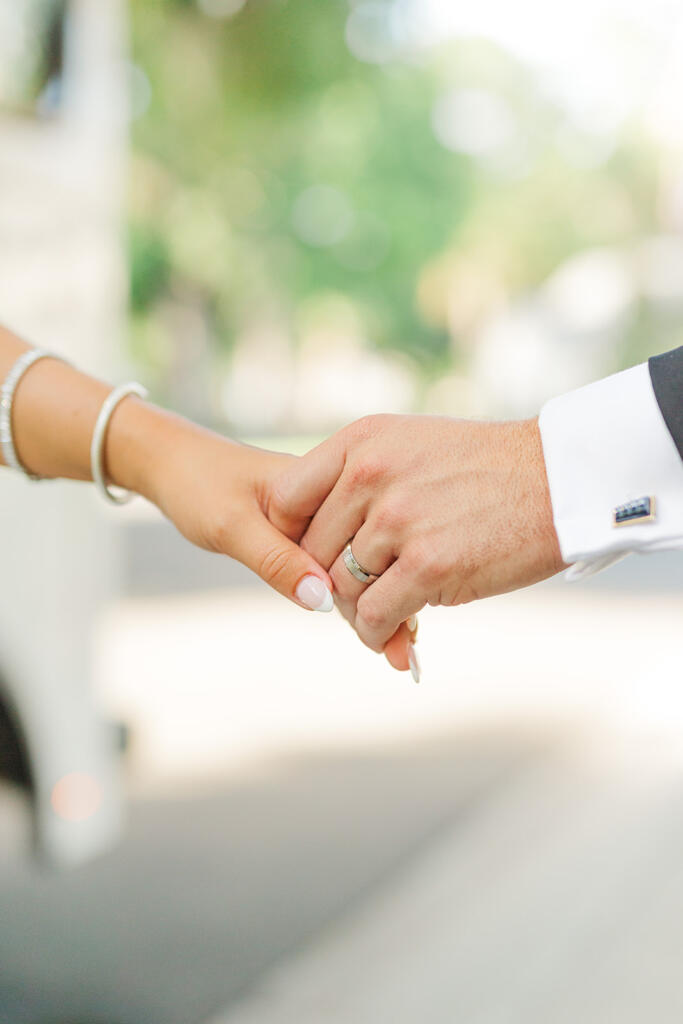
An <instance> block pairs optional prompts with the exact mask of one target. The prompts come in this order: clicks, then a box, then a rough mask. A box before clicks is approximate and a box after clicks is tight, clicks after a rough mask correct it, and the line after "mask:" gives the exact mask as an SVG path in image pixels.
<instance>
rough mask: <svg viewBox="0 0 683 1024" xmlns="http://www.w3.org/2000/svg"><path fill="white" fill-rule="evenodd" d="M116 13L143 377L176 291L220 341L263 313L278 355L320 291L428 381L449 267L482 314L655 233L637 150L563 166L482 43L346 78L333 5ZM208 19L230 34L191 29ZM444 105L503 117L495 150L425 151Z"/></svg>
mask: <svg viewBox="0 0 683 1024" xmlns="http://www.w3.org/2000/svg"><path fill="white" fill-rule="evenodd" d="M375 6H376V5H375ZM131 9H132V26H133V41H134V61H135V62H136V64H137V66H138V68H139V69H141V70H140V71H138V72H137V79H138V80H139V79H140V78H141V77H142V79H143V80H144V78H145V76H146V80H148V82H149V86H148V89H147V93H148V95H147V94H145V90H144V89H142V94H143V100H144V101H145V102H143V103H141V104H140V108H141V109H137V110H136V113H137V114H138V115H139V116H138V117H137V119H136V121H135V124H134V131H133V137H134V152H135V159H134V167H133V170H134V173H133V183H132V184H133V187H132V208H131V218H132V230H131V253H132V261H131V265H132V298H133V310H134V312H135V315H136V320H137V324H138V328H139V329H138V331H137V334H136V337H137V338H138V340H139V341H140V342H141V345H142V351H143V353H144V351H145V346H146V345H149V344H150V339H153V340H152V342H151V344H152V348H154V346H156V349H155V352H156V355H154V354H152V355H151V356H149V352H148V353H147V354H148V356H149V357H150V358H151V359H152V361H154V360H155V359H157V358H158V354H159V344H158V343H159V332H156V333H155V332H154V331H153V330H151V329H150V327H149V324H148V323H147V324H145V322H146V321H147V320H149V318H150V317H153V316H154V313H155V310H156V309H157V308H158V307H159V304H160V303H163V301H164V298H165V297H167V296H168V295H172V294H173V293H174V292H178V291H180V292H183V293H184V294H191V295H192V296H194V297H195V298H194V301H200V302H202V303H203V304H204V305H205V307H206V309H205V312H206V314H207V319H208V320H209V321H210V323H211V324H212V325H213V329H214V330H215V332H216V337H217V338H218V339H219V340H220V341H221V342H222V343H224V344H225V345H229V344H230V342H231V340H232V338H233V337H234V336H235V333H236V332H238V331H240V330H241V329H243V328H244V327H245V326H246V325H248V323H249V321H250V320H251V319H252V318H253V317H254V315H255V314H258V315H262V314H263V313H264V312H266V313H268V312H270V313H272V314H274V315H276V316H277V317H278V319H279V320H280V321H283V322H285V323H288V324H289V325H290V331H291V334H292V337H293V338H296V324H297V317H298V311H299V309H300V307H301V305H302V303H304V302H305V301H306V300H307V299H308V298H309V297H311V296H313V295H316V294H319V293H325V292H333V293H341V294H342V295H344V296H346V297H347V298H349V299H350V300H351V301H352V303H353V305H354V306H355V308H356V310H357V312H358V313H359V314H360V317H361V321H362V323H363V325H364V330H365V335H366V337H367V338H368V340H369V341H370V343H372V344H375V345H377V346H380V347H382V346H386V347H390V348H393V349H397V350H400V351H402V352H404V353H407V354H408V355H409V356H410V357H412V358H413V360H414V361H415V365H416V367H418V368H419V369H420V371H421V372H422V373H423V374H424V375H425V376H429V375H431V374H434V373H435V372H437V371H440V370H442V369H443V368H444V367H445V366H446V365H447V363H448V362H449V361H450V360H451V359H452V358H453V357H455V359H456V360H457V359H459V358H463V357H464V356H463V353H466V351H467V347H466V346H465V348H464V349H463V348H462V347H461V346H460V332H465V333H466V332H467V330H468V324H467V323H466V322H465V321H466V318H463V317H461V318H459V317H458V316H457V315H456V316H453V315H452V313H453V310H452V307H453V303H454V301H459V298H458V297H459V296H461V295H462V291H463V289H465V290H466V288H467V280H468V279H467V275H465V277H463V278H462V281H461V284H460V286H459V285H458V282H457V280H456V281H455V284H454V271H453V260H454V258H457V261H458V266H459V267H462V266H463V265H464V264H467V263H468V262H470V263H472V264H473V265H475V266H482V265H485V266H486V268H487V270H486V274H487V275H488V276H489V277H490V279H491V283H490V287H489V288H488V292H486V289H484V291H483V292H482V295H483V297H482V299H481V304H482V308H483V310H484V312H485V311H486V303H487V302H488V301H490V302H494V301H498V300H499V298H500V295H501V294H503V295H504V296H506V297H508V298H509V297H510V296H514V295H515V294H518V293H523V292H524V291H526V290H529V289H532V288H533V287H535V286H536V285H537V284H538V283H539V282H540V281H542V280H543V279H544V277H546V276H547V275H548V273H550V272H551V271H552V270H553V269H554V268H555V267H556V266H557V265H558V264H559V263H561V262H562V261H563V260H564V259H566V258H567V257H568V256H570V255H572V254H574V253H576V252H578V251H580V250H581V249H582V248H585V247H586V246H593V245H605V244H618V243H623V242H626V241H628V240H629V239H632V238H635V237H637V236H638V235H639V234H642V232H643V231H646V230H649V229H650V228H651V226H652V225H653V224H654V223H655V219H656V218H655V213H654V202H653V197H654V195H655V193H656V187H655V171H654V162H653V160H652V159H651V158H650V156H649V155H648V153H647V151H646V147H644V146H643V144H642V140H641V139H639V138H637V137H636V136H634V137H632V138H629V137H628V136H627V137H626V138H625V140H624V141H623V143H622V144H621V145H620V146H619V147H617V149H616V150H615V151H614V153H613V155H612V156H611V157H608V158H605V159H602V160H598V161H597V163H596V165H595V166H594V167H591V168H589V169H585V168H583V169H582V168H581V167H580V164H579V163H576V162H574V160H573V156H572V154H571V153H570V152H569V150H568V148H567V145H566V134H567V131H566V129H567V124H566V120H567V119H566V114H564V113H563V112H562V111H560V110H559V109H558V108H557V106H556V105H554V104H553V102H552V101H551V100H550V99H547V98H545V97H544V96H543V95H542V94H540V92H539V90H538V88H537V85H536V83H535V82H534V80H533V77H532V76H531V75H530V74H529V72H527V71H526V70H525V69H523V68H522V67H520V66H519V64H518V63H516V62H515V61H514V60H513V59H512V58H510V57H508V56H506V55H505V54H502V53H501V52H500V51H498V50H497V49H496V48H495V47H493V46H492V45H488V44H485V43H482V42H477V41H461V42H459V43H457V44H450V45H448V46H446V47H444V48H443V49H442V50H441V51H440V52H434V53H432V54H431V55H430V59H427V55H425V54H422V55H420V54H417V55H416V54H409V55H407V56H406V55H405V54H404V55H403V56H401V55H399V56H397V57H396V59H388V60H387V61H385V62H383V63H381V64H377V63H367V62H363V61H361V60H359V59H357V58H356V57H355V56H354V55H353V54H352V52H351V49H350V48H349V45H348V43H347V36H346V29H347V20H348V18H349V14H350V10H352V5H350V4H349V2H348V0H326V2H325V3H321V2H320V0H246V3H243V4H240V2H239V0H232V2H229V0H131ZM221 10H223V12H224V13H226V12H229V11H232V13H233V16H231V17H227V16H225V17H217V16H209V13H207V12H213V14H214V15H217V14H218V13H220V11H221ZM458 89H470V90H472V89H475V90H479V92H480V93H481V92H483V93H484V94H485V98H486V96H489V97H491V98H492V100H493V101H495V102H496V103H497V104H498V105H499V106H500V107H501V109H502V110H503V114H504V115H505V117H507V118H508V119H509V120H510V121H511V123H513V124H514V127H515V131H514V133H513V134H514V139H513V141H512V142H511V143H510V144H509V145H508V147H507V149H506V148H505V146H504V145H503V146H502V148H501V149H500V151H495V147H494V150H493V151H492V152H490V153H488V152H485V153H482V152H477V151H476V150H475V151H472V150H471V148H470V152H469V153H468V152H467V145H464V146H461V147H459V146H458V145H450V144H449V140H448V138H447V139H446V141H445V143H444V138H443V137H442V138H441V139H439V138H438V135H439V131H438V130H437V126H436V124H435V117H436V114H435V110H436V106H435V104H438V103H439V101H440V97H443V96H444V95H447V94H448V93H449V91H450V92H453V91H457V90H458ZM147 100H148V101H149V102H148V105H147ZM134 107H137V104H136V103H134ZM494 112H495V111H494ZM494 120H495V119H494ZM475 121H476V119H475ZM479 121H480V122H482V123H483V127H484V129H487V128H488V125H487V117H486V116H484V114H482V115H480V116H479ZM481 126H482V125H481V124H480V125H479V127H480V128H481ZM474 128H475V129H477V124H476V123H475V125H474ZM444 130H445V131H446V132H448V130H449V127H448V125H446V128H445V129H444ZM442 134H443V132H442ZM463 150H464V151H463ZM455 276H456V277H457V274H456V275H455ZM461 276H462V275H461ZM463 282H464V283H463ZM458 287H460V291H458ZM487 294H490V300H489V299H488V298H487ZM469 326H471V324H470V325H469Z"/></svg>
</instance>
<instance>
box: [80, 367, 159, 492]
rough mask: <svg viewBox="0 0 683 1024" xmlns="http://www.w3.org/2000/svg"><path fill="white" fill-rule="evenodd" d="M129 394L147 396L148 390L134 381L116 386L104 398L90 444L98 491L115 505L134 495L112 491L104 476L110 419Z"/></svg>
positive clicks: (91, 461) (93, 473)
mask: <svg viewBox="0 0 683 1024" xmlns="http://www.w3.org/2000/svg"><path fill="white" fill-rule="evenodd" d="M128 395H137V396H138V398H147V395H148V391H147V388H144V387H143V386H142V384H136V383H135V382H134V381H133V382H131V383H130V384H121V385H120V386H119V387H118V388H114V390H113V391H111V392H110V393H109V394H108V395H107V397H106V398H105V400H104V403H103V405H102V408H101V409H100V412H99V416H98V417H97V422H96V423H95V430H94V431H93V435H92V443H91V445H90V470H91V473H92V478H93V481H94V483H95V486H96V487H97V489H98V491H99V492H100V494H101V495H102V497H103V498H105V499H106V500H107V501H110V502H112V503H113V504H114V505H125V504H126V502H127V501H130V499H131V498H132V497H133V495H132V494H131V492H130V491H123V492H122V493H117V492H115V491H112V490H111V488H110V487H109V486H108V484H107V481H106V480H105V478H104V466H103V461H104V458H103V456H104V442H105V439H106V436H107V429H108V427H109V421H110V420H111V417H112V414H113V412H114V409H115V408H116V407H117V405H118V404H119V402H121V401H123V399H124V398H126V397H127V396H128Z"/></svg>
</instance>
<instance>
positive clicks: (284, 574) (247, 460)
mask: <svg viewBox="0 0 683 1024" xmlns="http://www.w3.org/2000/svg"><path fill="white" fill-rule="evenodd" d="M106 458H107V469H108V475H109V477H110V478H111V479H112V481H114V482H115V483H120V484H121V485H122V486H125V487H128V488H130V489H132V490H135V491H137V492H138V493H140V494H142V495H144V496H145V497H147V498H148V499H149V500H150V501H152V502H154V504H155V505H157V506H158V507H159V508H160V509H161V511H162V512H163V513H164V515H166V516H167V517H168V518H169V519H170V520H171V521H172V522H173V523H174V524H175V526H176V527H177V528H178V530H179V531H180V532H181V533H182V534H183V536H185V537H186V538H187V539H188V540H189V541H191V542H192V543H193V544H196V545H198V546H199V547H202V548H205V549H206V550H208V551H214V552H218V553H220V554H224V555H229V556H230V557H231V558H236V559H237V560H238V561H240V562H242V563H243V564H244V565H246V566H248V568H250V569H252V570H253V571H254V572H255V573H257V575H259V576H260V577H261V578H262V579H263V580H265V581H266V583H268V584H269V585H270V586H271V587H273V588H274V589H275V590H277V591H278V592H279V593H280V594H283V595H284V596H285V597H288V598H290V600H292V601H294V602H295V603H297V604H299V605H301V606H302V607H305V608H309V609H312V610H314V611H331V610H332V607H333V600H332V593H331V581H330V578H329V576H328V574H327V573H326V572H325V571H324V570H323V569H322V568H321V567H320V566H319V565H318V563H317V562H316V561H315V559H314V557H313V556H312V555H311V554H308V553H307V552H305V551H303V550H302V549H301V548H300V547H299V546H298V544H297V543H296V541H298V540H299V539H300V537H301V535H302V533H303V530H304V528H305V524H303V523H302V524H301V526H299V525H298V523H297V522H296V521H293V522H292V523H291V524H289V525H288V528H287V529H286V532H282V530H278V529H276V528H275V526H273V525H272V523H271V522H270V521H269V520H268V518H267V516H266V511H267V506H268V501H269V496H270V492H271V489H272V484H273V481H274V480H275V479H276V477H278V476H279V475H281V474H282V473H283V471H285V470H286V468H287V467H288V466H290V465H291V464H292V462H293V461H294V460H293V457H292V456H289V455H279V454H276V453H274V452H267V451H263V450H262V449H259V448H251V447H249V446H247V445H241V444H236V443H235V442H233V441H229V440H227V439H225V438H223V437H221V436H220V435H218V434H215V433H213V432H212V431H209V430H205V429H203V428H201V427H197V426H195V425H194V424H192V423H190V422H188V421H187V420H184V419H181V418H180V417H177V416H173V415H171V414H169V413H166V412H163V411H162V410H160V409H156V408H154V407H153V406H149V405H146V404H144V403H142V402H139V401H138V400H137V399H126V400H125V401H124V402H122V403H121V406H120V407H119V408H118V409H117V410H116V412H115V413H114V416H113V417H112V422H111V426H110V434H109V439H108V442H107V452H106Z"/></svg>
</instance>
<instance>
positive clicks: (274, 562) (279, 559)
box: [258, 545, 289, 583]
mask: <svg viewBox="0 0 683 1024" xmlns="http://www.w3.org/2000/svg"><path fill="white" fill-rule="evenodd" d="M288 566H289V551H287V550H286V548H282V547H280V546H279V545H273V547H271V548H268V550H267V551H265V552H264V553H263V554H262V555H261V558H260V560H259V565H258V574H259V576H260V577H261V579H263V580H265V581H266V582H267V583H274V582H277V581H278V580H281V579H282V578H283V577H284V575H285V574H286V572H287V568H288Z"/></svg>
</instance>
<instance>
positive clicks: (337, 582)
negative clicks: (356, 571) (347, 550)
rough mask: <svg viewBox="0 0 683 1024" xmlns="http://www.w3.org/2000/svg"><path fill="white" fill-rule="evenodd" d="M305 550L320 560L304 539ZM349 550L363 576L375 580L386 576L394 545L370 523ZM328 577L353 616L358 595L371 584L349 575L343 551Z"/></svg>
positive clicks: (315, 549) (363, 526)
mask: <svg viewBox="0 0 683 1024" xmlns="http://www.w3.org/2000/svg"><path fill="white" fill-rule="evenodd" d="M316 518H317V517H316ZM314 522H315V520H314ZM305 546H306V549H307V550H308V551H311V552H312V553H313V552H314V553H315V554H316V556H319V549H318V548H316V547H309V544H308V537H307V538H306V542H305ZM351 550H352V552H353V557H354V558H355V559H356V561H357V562H358V564H359V565H360V566H361V567H362V568H363V569H364V570H365V571H366V572H368V573H372V574H373V575H376V576H379V575H380V574H381V573H383V572H385V570H386V569H388V568H389V566H390V565H391V563H392V562H393V561H394V547H393V542H392V541H390V540H389V539H388V538H387V537H386V535H385V534H383V533H382V532H381V531H379V530H377V529H376V528H375V527H374V525H373V523H372V522H371V521H366V522H364V523H363V525H362V526H361V527H360V529H359V530H358V532H357V533H356V534H355V536H354V538H353V540H352V542H351ZM323 561H324V560H323ZM330 577H331V579H332V582H333V584H334V592H335V595H336V597H337V598H338V599H339V600H341V601H344V602H345V603H347V604H348V603H352V604H353V606H354V614H355V605H356V603H357V601H358V599H359V597H360V596H361V594H363V593H364V592H365V591H366V590H367V588H368V586H369V585H370V584H369V583H367V582H365V583H364V582H362V581H361V580H357V579H356V577H355V576H354V575H353V573H351V572H350V571H349V569H348V568H347V566H346V563H345V561H344V553H343V551H342V553H341V554H340V555H339V556H338V558H336V559H335V561H334V564H333V565H332V568H331V569H330ZM351 621H353V620H351Z"/></svg>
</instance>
